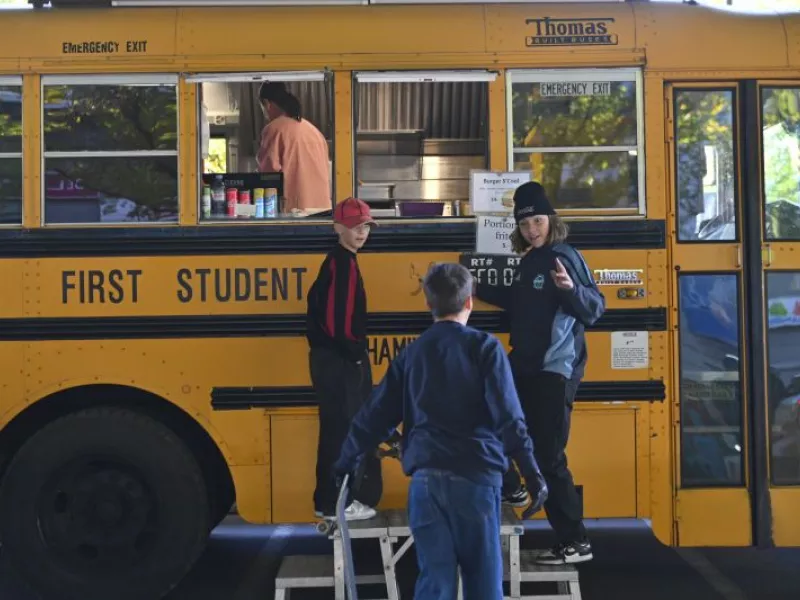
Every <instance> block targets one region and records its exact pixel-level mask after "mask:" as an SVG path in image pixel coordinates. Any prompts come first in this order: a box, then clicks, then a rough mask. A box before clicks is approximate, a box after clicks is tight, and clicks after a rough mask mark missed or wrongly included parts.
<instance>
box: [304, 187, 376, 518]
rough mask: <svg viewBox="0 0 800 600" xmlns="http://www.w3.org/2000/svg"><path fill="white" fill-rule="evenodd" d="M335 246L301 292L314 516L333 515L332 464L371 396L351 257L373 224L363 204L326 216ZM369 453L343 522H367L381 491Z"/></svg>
mask: <svg viewBox="0 0 800 600" xmlns="http://www.w3.org/2000/svg"><path fill="white" fill-rule="evenodd" d="M333 220H334V229H335V231H336V233H337V235H338V236H339V241H338V243H337V244H336V246H335V247H334V249H333V250H331V251H330V252H329V253H328V255H327V256H326V257H325V260H324V261H323V262H322V266H321V267H320V269H319V274H318V275H317V278H316V280H315V281H314V283H313V284H312V285H311V288H310V289H309V292H308V313H307V332H306V337H307V339H308V343H309V347H310V353H309V362H310V369H311V382H312V385H313V387H314V391H315V393H316V396H317V402H318V404H319V441H318V445H317V485H316V489H315V490H314V508H315V514H316V516H317V517H319V518H329V517H333V516H334V515H335V514H336V511H335V509H336V499H337V489H336V485H335V477H334V474H333V462H334V461H335V460H336V458H337V456H339V451H340V450H341V448H342V442H344V439H345V437H346V436H347V430H348V427H349V426H350V422H351V420H352V418H353V416H354V415H355V414H356V412H357V411H358V409H359V408H361V405H362V404H364V402H366V400H367V399H368V398H369V395H370V393H371V392H372V367H371V365H370V360H369V355H368V353H367V296H366V293H365V291H364V281H363V279H362V278H361V271H360V270H359V268H358V261H357V259H356V254H357V253H358V251H359V250H360V249H361V248H362V247H363V246H364V243H365V242H366V241H367V238H368V237H369V233H370V227H372V226H373V225H375V222H374V221H373V220H372V216H371V215H370V210H369V206H368V205H367V204H366V203H365V202H364V201H362V200H359V199H357V198H348V199H346V200H344V201H342V202H340V203H339V204H337V205H336V208H335V209H334V211H333ZM377 448H378V445H377V444H376V445H375V450H376V452H373V453H372V455H371V456H369V457H368V458H367V459H366V460H365V461H364V464H363V469H362V470H361V471H360V473H359V477H358V484H357V485H356V487H355V490H356V494H355V499H354V500H353V502H352V503H351V504H350V505H349V506H348V508H347V510H346V515H347V519H348V520H362V519H370V518H372V517H374V516H375V509H374V508H372V507H373V506H377V504H378V501H379V500H380V497H381V494H382V493H383V479H382V473H381V463H380V458H378V456H377Z"/></svg>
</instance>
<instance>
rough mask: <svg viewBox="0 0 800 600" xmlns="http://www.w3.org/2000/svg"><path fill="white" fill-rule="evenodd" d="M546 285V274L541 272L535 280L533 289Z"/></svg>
mask: <svg viewBox="0 0 800 600" xmlns="http://www.w3.org/2000/svg"><path fill="white" fill-rule="evenodd" d="M543 287H544V275H542V274H541V273H539V274H538V275H537V276H536V279H534V280H533V289H535V290H540V289H542V288H543Z"/></svg>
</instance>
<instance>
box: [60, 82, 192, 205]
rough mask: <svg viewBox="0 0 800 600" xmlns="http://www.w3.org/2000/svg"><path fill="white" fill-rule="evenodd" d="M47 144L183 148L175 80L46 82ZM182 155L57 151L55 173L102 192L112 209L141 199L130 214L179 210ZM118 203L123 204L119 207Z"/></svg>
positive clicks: (69, 148) (128, 148) (106, 148)
mask: <svg viewBox="0 0 800 600" xmlns="http://www.w3.org/2000/svg"><path fill="white" fill-rule="evenodd" d="M44 102H45V114H44V144H45V149H46V151H147V150H175V149H176V148H177V143H178V141H177V101H176V93H175V87H174V86H163V87H158V86H121V85H81V86H47V87H45V88H44ZM177 168H178V165H177V160H176V159H175V158H174V157H166V158H152V157H136V158H131V157H113V158H105V157H104V158H81V159H65V158H50V159H47V160H46V169H47V171H48V172H51V173H52V172H55V173H58V174H59V175H60V176H62V177H64V178H65V179H68V180H70V181H79V182H80V184H81V186H82V187H83V188H84V189H85V190H91V191H94V192H99V193H100V194H102V196H103V197H105V199H106V202H105V203H104V205H103V207H102V208H101V210H102V211H104V212H105V213H109V212H114V211H115V210H117V211H118V210H119V209H120V206H121V204H120V203H119V202H117V200H118V199H126V200H129V201H130V202H131V203H133V205H134V207H133V208H130V209H129V211H128V214H127V215H126V219H128V220H163V219H171V218H175V216H176V214H177V181H178V172H177ZM115 207H116V208H115Z"/></svg>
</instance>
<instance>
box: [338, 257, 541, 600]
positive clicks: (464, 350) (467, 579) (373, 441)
mask: <svg viewBox="0 0 800 600" xmlns="http://www.w3.org/2000/svg"><path fill="white" fill-rule="evenodd" d="M423 290H424V292H425V298H426V300H427V303H428V306H429V308H430V310H431V312H432V313H433V320H434V323H433V324H432V325H431V326H430V327H429V328H428V329H427V330H426V331H425V332H424V333H423V334H422V335H421V336H420V337H419V338H418V339H417V340H415V341H414V343H413V344H410V345H408V346H406V348H404V349H403V350H402V351H401V352H400V353H399V354H398V355H397V357H396V358H395V360H393V361H392V363H391V365H390V367H389V370H388V372H387V374H386V376H385V377H384V378H383V380H382V381H381V383H380V385H379V386H378V387H377V388H376V390H375V392H374V393H373V395H372V397H371V398H370V400H369V402H368V403H367V404H366V405H365V406H364V407H363V408H362V409H361V410H360V411H359V412H358V414H357V415H356V417H355V419H353V423H352V425H351V426H350V431H349V433H348V435H347V439H346V441H345V443H344V445H343V446H342V451H341V455H340V456H339V460H338V461H337V462H336V465H335V466H334V471H335V472H336V474H337V476H338V477H339V478H340V480H341V479H343V478H344V476H345V475H346V474H348V473H352V472H353V471H354V470H355V469H356V465H357V464H358V462H359V459H360V457H362V456H364V455H365V454H366V456H367V457H368V456H369V454H368V453H369V452H370V451H371V449H372V448H373V447H375V446H376V445H377V444H379V443H380V442H381V441H383V440H385V439H387V438H388V437H390V436H391V435H392V433H393V432H394V431H395V427H397V425H398V424H399V423H401V422H402V424H403V437H402V453H401V454H402V459H401V460H402V464H403V471H404V472H405V473H406V475H409V476H410V477H411V482H410V486H409V490H408V517H409V525H410V528H411V532H412V534H413V536H414V544H415V547H416V551H417V561H418V563H419V569H420V575H419V579H418V580H417V585H416V593H415V595H414V597H415V598H418V599H420V600H451V599H455V598H456V596H457V589H458V587H457V586H458V568H459V567H460V569H461V576H462V579H463V589H464V598H465V600H502V599H503V560H502V553H501V547H500V509H501V505H502V502H501V496H500V488H501V486H502V479H503V473H504V472H505V470H506V469H507V468H508V466H509V464H508V459H507V456H511V457H513V458H514V460H516V462H517V464H518V465H519V467H520V469H521V471H522V473H523V474H524V475H525V480H526V481H527V483H528V485H530V486H531V490H532V491H533V492H534V495H535V500H534V501H533V502H532V503H531V505H530V506H529V507H528V509H527V510H526V511H525V514H524V518H530V517H531V516H532V515H533V514H534V513H535V512H536V511H538V510H539V509H541V507H542V504H543V503H544V500H545V498H546V497H547V485H546V484H545V481H544V478H543V477H542V473H541V471H540V470H539V467H538V465H537V464H536V459H535V457H534V453H533V442H532V441H531V438H530V437H529V435H528V431H527V428H526V426H525V417H524V415H523V412H522V408H521V406H520V402H519V398H518V397H517V393H516V390H515V389H514V380H513V377H512V374H511V367H510V365H509V362H508V357H507V356H506V353H505V350H504V349H503V346H502V344H501V343H500V341H499V340H498V339H497V338H496V337H495V336H493V335H491V334H488V333H484V332H482V331H478V330H476V329H473V328H472V327H469V326H468V325H467V322H468V320H469V316H470V313H471V311H472V304H473V300H472V290H473V279H472V275H471V274H470V272H469V271H468V270H467V269H466V268H464V267H462V266H461V265H458V264H437V265H433V266H432V267H431V268H430V270H429V271H428V274H427V275H426V277H425V279H424V282H423Z"/></svg>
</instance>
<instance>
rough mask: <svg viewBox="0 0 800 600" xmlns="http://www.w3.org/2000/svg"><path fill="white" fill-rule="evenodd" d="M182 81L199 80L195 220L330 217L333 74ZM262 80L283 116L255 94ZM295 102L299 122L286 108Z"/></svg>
mask: <svg viewBox="0 0 800 600" xmlns="http://www.w3.org/2000/svg"><path fill="white" fill-rule="evenodd" d="M187 81H188V82H190V83H196V84H197V97H198V103H199V106H198V114H199V127H200V133H199V136H198V139H199V143H200V152H199V162H200V164H199V169H198V170H199V173H200V181H199V182H198V186H199V198H198V200H199V207H198V208H199V215H200V220H201V221H207V222H208V221H223V222H230V221H237V222H238V221H247V222H262V221H263V222H267V221H274V220H276V219H292V218H302V217H312V216H321V215H323V214H327V215H329V214H330V211H331V209H332V207H333V204H332V198H333V189H334V181H333V173H334V170H333V159H334V146H333V132H334V129H333V104H332V100H333V76H332V74H329V73H325V72H322V71H319V72H316V71H314V72H310V71H309V72H306V71H304V72H276V73H239V74H237V73H232V74H231V73H227V74H206V75H202V74H199V75H193V76H191V77H187ZM265 83H266V84H268V85H269V86H271V87H270V89H271V90H272V92H271V94H270V95H271V101H272V100H274V101H275V106H276V107H278V109H279V110H280V111H283V109H285V108H286V109H287V112H286V114H285V115H281V116H277V115H278V113H276V112H272V116H270V114H269V112H270V111H274V110H275V109H274V108H270V109H267V108H266V105H265V104H264V103H263V102H262V99H261V97H260V91H261V88H262V85H264V84H265ZM276 90H277V91H276ZM284 92H285V94H288V96H285V95H283V94H284ZM277 95H279V96H280V97H277ZM276 98H277V99H276ZM286 98H289V99H288V100H287V99H286ZM291 98H294V99H295V100H291ZM295 101H296V102H297V103H298V104H299V120H298V119H297V118H294V119H293V118H292V116H293V114H294V113H293V112H292V110H291V109H289V108H287V106H284V105H288V104H292V103H293V102H295ZM290 113H291V114H290Z"/></svg>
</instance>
